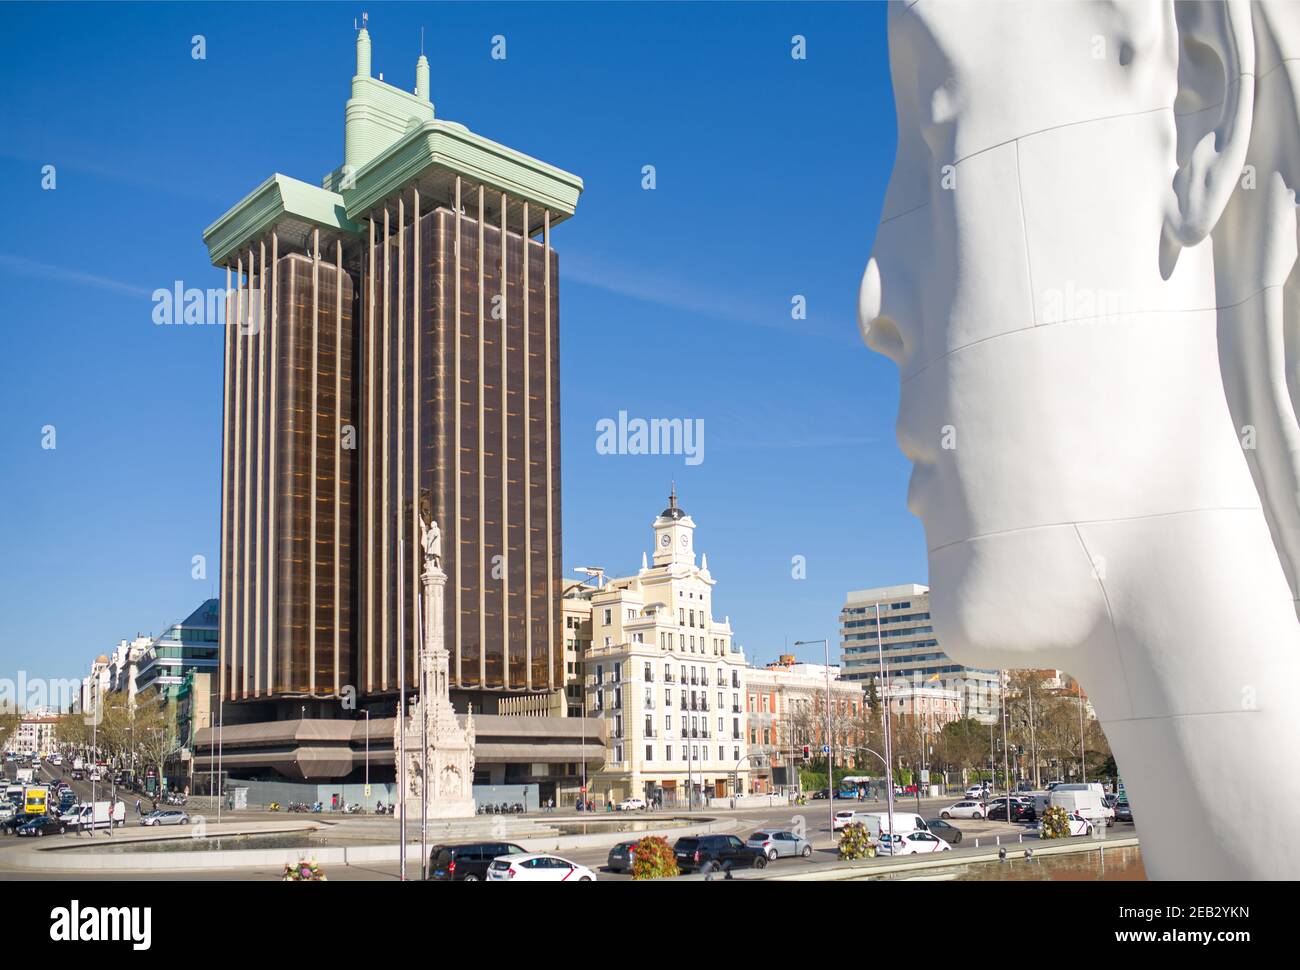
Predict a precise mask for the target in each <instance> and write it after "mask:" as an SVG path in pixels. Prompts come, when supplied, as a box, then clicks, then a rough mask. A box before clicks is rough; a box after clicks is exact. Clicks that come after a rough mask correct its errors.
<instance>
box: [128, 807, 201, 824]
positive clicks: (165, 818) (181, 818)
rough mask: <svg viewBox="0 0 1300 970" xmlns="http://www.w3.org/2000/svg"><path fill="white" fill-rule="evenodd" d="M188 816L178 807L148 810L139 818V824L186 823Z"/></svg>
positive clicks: (187, 822)
mask: <svg viewBox="0 0 1300 970" xmlns="http://www.w3.org/2000/svg"><path fill="white" fill-rule="evenodd" d="M189 821H190V817H189V816H188V815H186V814H185V813H184V812H182V811H180V810H179V809H168V810H166V811H163V810H159V811H156V812H150V813H149V814H148V815H146V816H145V817H144V818H142V819H140V824H141V825H188V824H189Z"/></svg>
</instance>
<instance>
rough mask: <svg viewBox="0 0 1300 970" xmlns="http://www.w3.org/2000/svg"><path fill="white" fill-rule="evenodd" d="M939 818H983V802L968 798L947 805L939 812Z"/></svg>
mask: <svg viewBox="0 0 1300 970" xmlns="http://www.w3.org/2000/svg"><path fill="white" fill-rule="evenodd" d="M939 816H940V817H941V818H983V817H984V803H983V802H977V801H973V800H970V799H966V800H964V801H960V802H957V803H956V804H955V805H949V806H948V807H947V808H945V809H944V810H943V811H942V812H940V813H939Z"/></svg>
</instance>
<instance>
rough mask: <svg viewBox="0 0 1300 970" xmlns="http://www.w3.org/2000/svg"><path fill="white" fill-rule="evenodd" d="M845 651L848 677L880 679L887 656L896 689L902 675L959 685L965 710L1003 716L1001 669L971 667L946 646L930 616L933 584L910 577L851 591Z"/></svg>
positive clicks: (844, 612)
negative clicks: (941, 643) (945, 649)
mask: <svg viewBox="0 0 1300 970" xmlns="http://www.w3.org/2000/svg"><path fill="white" fill-rule="evenodd" d="M877 607H879V610H880V612H879V616H880V626H879V634H880V636H879V649H877V627H876V615H877V614H876V608H877ZM840 651H841V656H842V658H843V664H844V671H843V674H842V676H843V678H844V679H845V680H858V681H868V680H874V681H877V683H879V680H880V659H881V657H883V659H884V666H885V674H886V677H887V679H888V680H889V683H890V685H891V689H892V688H893V687H895V686H898V685H899V678H902V679H903V680H905V681H906V682H907V683H908V684H910V685H912V686H914V687H919V688H925V687H941V688H944V689H947V690H956V691H959V692H960V694H961V697H962V714H963V716H965V717H972V718H975V719H976V720H979V721H984V722H990V721H992V720H995V719H996V718H997V711H998V709H999V708H998V705H999V698H1000V697H1001V683H1002V681H1001V675H1000V673H999V672H998V671H996V670H982V669H980V668H976V667H965V666H963V665H961V664H959V663H957V662H956V661H954V660H953V659H952V658H950V657H949V656H948V655H947V654H945V653H944V652H943V651H942V650H941V649H940V647H939V641H938V639H937V638H936V637H935V635H934V625H933V623H932V622H931V621H930V589H929V587H927V586H918V585H917V584H915V583H907V584H905V585H900V586H881V587H878V588H875V589H860V590H856V591H854V592H851V593H849V594H848V596H847V597H846V598H845V602H844V606H843V608H842V609H841V610H840Z"/></svg>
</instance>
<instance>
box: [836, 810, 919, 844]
mask: <svg viewBox="0 0 1300 970" xmlns="http://www.w3.org/2000/svg"><path fill="white" fill-rule="evenodd" d="M853 821H854V822H861V823H862V824H863V825H865V826H866V827H867V832H868V833H869V834H870V835H871V840H872V841H873V842H874V841H876V840H878V839H879V838H880V833H881V832H882V831H884V832H888V831H889V830H890V829H889V813H888V812H854V813H853ZM893 831H894V834H895V835H906V834H907V833H908V832H928V831H930V826H928V825H926V824H925V819H923V818H921V816H919V815H917V814H916V813H915V812H895V813H894V829H893Z"/></svg>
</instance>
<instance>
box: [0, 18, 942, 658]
mask: <svg viewBox="0 0 1300 970" xmlns="http://www.w3.org/2000/svg"><path fill="white" fill-rule="evenodd" d="M362 9H366V10H368V11H369V14H370V31H371V36H372V39H373V48H374V70H375V71H376V72H379V71H383V72H384V76H385V79H386V80H388V81H390V82H392V83H395V84H397V85H399V86H402V87H407V88H409V87H410V86H412V85H413V84H414V71H415V59H416V56H417V55H418V53H419V40H420V27H421V26H423V27H424V28H425V49H426V53H427V54H428V56H429V59H430V62H431V75H432V84H431V86H432V96H433V101H434V104H435V106H436V110H437V114H438V116H439V117H443V118H448V119H451V120H454V121H459V122H462V123H464V124H466V125H468V126H469V127H470V128H471V129H473V130H475V131H477V132H480V133H482V134H484V135H486V136H488V137H491V138H494V139H497V140H499V141H502V142H505V143H507V144H509V145H511V146H513V147H515V148H518V149H520V150H521V151H524V152H526V153H528V154H531V155H534V156H536V157H539V158H541V159H544V160H546V161H549V162H551V163H553V164H555V165H558V166H560V167H562V168H565V169H567V170H569V171H572V172H575V173H577V174H579V175H580V176H582V178H583V179H584V180H585V182H586V191H585V193H584V195H583V197H582V200H581V202H580V203H579V206H578V212H577V215H576V217H575V218H573V219H572V220H570V221H569V222H567V223H565V224H563V225H562V226H560V227H559V228H557V229H556V231H555V233H554V237H553V238H554V244H555V246H556V248H557V250H558V251H559V252H560V258H561V263H560V265H561V329H562V337H561V342H562V351H561V381H562V384H561V394H562V406H563V425H562V441H563V476H564V477H563V488H564V565H565V568H566V571H568V570H571V569H572V568H573V567H575V566H578V565H585V564H598V565H602V566H604V567H606V568H607V570H608V571H609V572H610V573H623V572H627V571H631V570H633V569H635V568H636V567H637V566H638V565H639V564H640V559H641V552H642V550H648V549H649V548H650V522H651V520H652V519H653V517H654V515H655V514H656V513H657V512H658V511H659V510H660V509H661V508H663V506H664V504H665V500H666V497H667V493H668V488H669V483H670V481H671V480H673V479H676V481H677V488H678V493H679V496H680V501H681V504H682V505H683V506H684V507H685V508H686V509H687V510H688V511H689V512H690V513H691V514H692V516H693V517H694V519H695V521H696V523H697V525H698V529H697V533H696V547H697V549H699V550H702V551H703V552H705V553H707V554H708V557H709V566H710V568H711V570H712V571H713V574H714V576H715V577H716V578H717V579H718V581H719V582H718V587H717V589H716V591H715V596H714V605H715V610H716V612H717V613H719V614H728V615H730V617H731V620H732V623H733V626H734V627H735V629H736V632H737V639H738V641H739V642H740V643H741V644H742V645H743V646H744V647H745V648H746V650H747V652H748V654H749V655H750V657H751V660H755V661H757V662H760V663H762V662H767V661H770V660H771V659H773V658H774V657H775V656H776V654H778V653H780V652H782V650H783V649H784V647H785V644H786V643H787V642H793V641H794V640H796V639H815V638H818V637H835V635H836V630H837V623H836V620H837V613H838V609H839V606H840V604H841V602H842V601H843V597H844V593H845V592H846V591H847V590H850V589H858V588H862V587H866V586H872V585H883V584H891V583H902V582H925V580H926V566H925V547H924V538H923V533H922V531H921V528H920V524H919V523H918V522H917V521H916V520H915V519H913V518H912V517H911V516H910V515H909V514H908V512H907V511H906V509H905V495H906V486H907V477H908V473H909V469H908V466H907V463H906V462H905V460H904V459H903V457H902V456H901V455H900V454H899V452H898V450H897V447H896V445H895V442H894V431H893V427H894V418H895V412H896V408H897V396H898V381H897V374H896V372H895V370H894V368H893V366H892V365H891V364H889V362H888V361H886V360H885V359H884V358H882V357H878V356H876V355H874V354H872V353H870V352H869V351H868V350H867V349H866V348H865V347H864V346H863V345H862V344H861V341H860V340H859V339H858V336H857V330H856V326H855V322H854V318H853V312H854V305H855V299H856V291H857V283H858V280H859V278H860V276H861V273H862V268H863V265H864V264H865V262H866V259H867V256H868V255H869V253H870V248H871V242H872V237H873V234H874V231H875V226H876V222H877V219H878V217H879V213H880V205H881V201H882V199H883V195H884V189H885V185H886V182H887V180H888V175H889V169H890V166H891V164H892V161H893V155H894V141H895V129H894V112H893V103H892V96H891V93H890V85H889V69H888V54H887V49H886V43H885V33H884V21H885V8H884V6H883V5H881V4H875V3H864V4H850V3H836V4H827V5H817V4H803V3H801V4H792V5H783V4H761V5H757V4H756V5H741V4H699V5H696V4H610V5H603V4H573V5H565V4H550V3H535V4H508V5H488V4H483V5H480V4H456V5H446V4H436V5H435V4H423V3H420V4H415V3H412V4H400V5H385V4H368V5H366V4H356V5H319V6H318V5H310V4H292V5H284V6H274V5H266V6H263V5H254V4H228V5H203V4H190V5H184V6H170V5H149V6H131V5H121V4H93V5H88V6H74V5H49V6H41V5H35V4H28V5H22V6H9V7H7V8H6V10H5V20H6V31H5V36H4V38H3V39H0V88H2V89H3V90H4V92H5V96H4V98H3V100H2V101H0V178H2V179H3V184H4V185H5V187H6V191H5V203H6V206H7V209H8V211H7V212H6V220H5V223H6V226H7V228H8V231H7V232H6V233H5V234H4V239H3V240H2V241H0V322H2V323H3V329H4V334H5V339H6V344H7V352H6V354H5V355H4V356H3V359H2V362H0V368H3V369H2V370H0V408H2V409H3V414H4V416H5V419H4V420H3V421H0V449H2V450H0V454H3V456H4V460H3V461H2V462H0V508H3V509H4V512H5V516H4V523H3V535H4V542H3V544H2V545H0V590H2V591H3V593H2V595H3V609H2V610H0V661H2V662H3V663H2V664H0V676H8V677H14V676H16V672H17V670H18V669H23V670H26V671H27V672H28V675H29V676H70V675H74V674H80V673H82V672H84V670H85V668H86V666H87V664H88V663H89V661H90V660H91V659H92V658H93V657H94V656H95V655H96V654H98V653H101V652H106V651H108V650H109V649H110V648H111V646H112V645H113V644H115V643H116V642H117V640H118V639H120V638H122V637H131V636H134V635H136V633H137V632H140V633H148V632H153V633H157V632H158V631H159V630H160V629H161V628H162V626H163V625H164V624H165V623H167V622H170V621H172V620H175V619H179V618H181V617H183V616H184V615H186V614H187V613H189V612H190V611H191V610H192V609H193V608H194V607H195V606H196V605H197V604H198V603H199V602H200V601H202V600H203V599H204V598H205V597H207V596H209V595H215V592H216V586H215V577H216V572H217V570H216V561H217V556H218V546H217V534H218V522H219V516H220V506H219V502H218V493H219V489H218V483H219V478H220V421H221V364H222V359H221V358H222V354H221V333H220V331H219V328H215V327H159V326H155V325H154V324H153V323H152V320H151V311H152V303H151V300H150V294H151V292H152V291H153V290H154V289H155V288H157V287H171V286H172V285H173V282H174V281H175V280H183V281H184V282H185V284H186V285H187V286H199V287H217V286H222V285H224V274H219V273H218V272H217V271H216V270H214V269H212V268H211V266H210V265H209V264H208V261H207V258H206V250H205V248H204V246H203V241H202V231H203V229H204V227H206V226H207V225H208V224H210V223H211V222H212V221H213V220H214V219H215V218H216V217H217V216H218V215H220V214H221V213H222V212H223V211H225V210H226V209H227V208H228V207H229V206H230V205H231V204H232V203H234V202H235V201H236V200H238V199H239V198H240V197H241V196H243V195H244V194H245V193H246V192H248V191H249V190H250V189H251V188H252V187H253V186H255V185H256V184H257V183H259V182H260V181H261V180H262V179H264V178H265V177H266V176H267V175H269V174H270V173H272V172H274V171H279V172H283V173H285V174H288V175H292V176H295V177H299V178H302V179H305V180H308V181H317V180H318V179H319V178H320V176H322V175H323V174H324V173H325V172H327V171H329V170H330V169H332V168H334V167H335V166H337V165H338V164H339V163H340V161H341V156H342V150H343V106H344V102H345V100H346V99H347V97H348V92H349V81H350V78H351V75H352V72H353V64H354V60H353V44H354V34H353V30H352V22H353V18H354V17H357V16H359V15H360V12H361V10H362ZM195 34H202V35H203V36H204V38H205V40H206V53H207V56H206V59H205V60H201V61H196V60H194V59H193V58H192V57H191V37H192V36H193V35H195ZM495 34H501V35H504V36H505V38H506V43H507V57H506V59H505V60H504V61H499V60H493V59H492V58H491V57H490V48H491V38H492V36H493V35H495ZM794 34H802V35H804V36H805V37H806V38H807V58H806V60H794V59H792V58H791V56H790V49H791V37H792V35H794ZM47 164H50V165H54V166H56V170H57V188H56V189H55V190H53V191H46V190H43V189H42V187H41V167H42V166H43V165H47ZM644 165H654V166H655V169H656V176H657V187H656V188H655V189H654V190H653V191H645V190H643V189H642V187H641V181H642V176H641V171H642V166H644ZM795 295H802V296H803V297H805V298H806V301H807V319H805V320H794V319H792V318H791V313H790V309H791V299H792V297H794V296H795ZM620 410H625V411H627V412H628V413H629V415H631V416H640V417H647V418H649V417H682V418H692V419H695V418H699V419H703V421H704V427H705V442H704V444H705V451H704V461H703V463H701V464H699V465H693V466H688V465H686V464H685V461H684V459H683V458H682V457H681V456H638V455H623V456H618V455H601V454H598V453H597V451H596V446H595V443H596V422H597V421H598V420H599V419H600V418H604V417H610V418H612V417H615V416H616V415H617V414H618V412H619V411H620ZM46 425H53V426H54V428H55V429H56V435H57V438H56V444H57V447H56V448H54V449H53V450H49V449H43V448H42V447H41V442H42V428H43V427H44V426H46ZM195 555H204V556H206V557H207V561H208V576H209V578H208V579H207V580H201V581H200V580H195V579H193V578H191V560H192V557H193V556H195ZM796 555H799V556H804V557H805V558H806V562H807V578H806V579H803V580H797V579H794V578H792V575H791V559H792V557H793V556H796ZM820 653H821V651H820V648H815V649H813V650H812V651H811V652H810V653H809V654H808V655H807V656H808V657H809V658H810V659H812V658H816V657H820Z"/></svg>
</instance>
